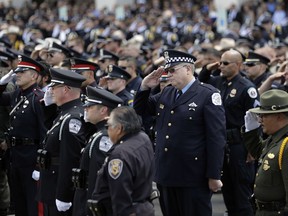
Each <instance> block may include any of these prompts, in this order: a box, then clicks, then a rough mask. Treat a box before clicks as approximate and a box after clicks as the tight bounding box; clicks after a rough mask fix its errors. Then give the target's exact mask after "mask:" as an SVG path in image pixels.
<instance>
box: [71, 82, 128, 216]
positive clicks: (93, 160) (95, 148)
mask: <svg viewBox="0 0 288 216" xmlns="http://www.w3.org/2000/svg"><path fill="white" fill-rule="evenodd" d="M87 96H88V98H87V102H86V103H85V104H84V107H85V112H84V120H85V121H86V122H90V123H92V124H93V125H95V131H96V132H95V133H94V134H93V135H92V136H91V137H90V139H89V141H88V143H87V145H86V146H85V149H84V150H83V151H82V157H81V162H80V169H73V177H72V178H73V179H74V185H75V187H76V192H75V196H74V201H73V215H74V216H81V215H82V216H87V215H92V214H91V212H90V211H88V209H87V200H88V199H91V195H92V192H93V190H94V187H95V182H96V177H97V171H98V170H99V169H100V168H101V166H102V164H103V163H104V159H105V157H106V156H107V153H108V151H109V150H110V148H111V147H112V143H111V141H110V139H109V137H108V133H107V129H106V128H105V124H106V123H107V118H108V117H109V115H110V112H111V111H112V110H113V109H114V108H116V107H118V106H120V105H121V104H122V103H123V101H122V99H121V98H119V97H117V96H116V95H114V94H112V93H111V92H109V91H106V90H105V89H100V88H97V87H91V86H88V87H87Z"/></svg>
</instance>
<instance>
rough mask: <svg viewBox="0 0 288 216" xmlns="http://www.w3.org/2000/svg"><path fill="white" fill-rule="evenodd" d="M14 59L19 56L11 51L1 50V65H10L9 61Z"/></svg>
mask: <svg viewBox="0 0 288 216" xmlns="http://www.w3.org/2000/svg"><path fill="white" fill-rule="evenodd" d="M14 59H17V58H16V57H15V56H14V55H12V54H11V53H8V52H5V51H2V50H0V67H9V64H8V63H7V61H12V60H14Z"/></svg>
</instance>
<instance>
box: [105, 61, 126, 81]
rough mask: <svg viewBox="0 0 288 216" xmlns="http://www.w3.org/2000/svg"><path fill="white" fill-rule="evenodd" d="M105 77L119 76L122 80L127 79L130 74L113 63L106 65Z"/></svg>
mask: <svg viewBox="0 0 288 216" xmlns="http://www.w3.org/2000/svg"><path fill="white" fill-rule="evenodd" d="M107 73H108V75H107V78H120V79H124V80H129V79H130V78H131V75H130V74H129V73H128V72H126V71H125V70H124V69H123V68H121V67H117V66H115V65H108V67H107Z"/></svg>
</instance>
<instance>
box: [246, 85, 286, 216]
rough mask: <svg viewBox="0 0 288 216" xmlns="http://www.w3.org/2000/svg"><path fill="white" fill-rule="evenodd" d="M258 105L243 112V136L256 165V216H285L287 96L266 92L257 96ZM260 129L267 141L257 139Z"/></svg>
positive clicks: (282, 92)
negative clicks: (256, 160)
mask: <svg viewBox="0 0 288 216" xmlns="http://www.w3.org/2000/svg"><path fill="white" fill-rule="evenodd" d="M260 104H261V105H260V107H257V108H254V109H250V110H249V111H248V112H247V113H246V115H245V131H246V132H245V133H243V136H244V143H245V145H246V147H247V149H248V151H249V152H250V154H251V158H255V159H258V162H259V168H258V172H257V173H256V180H255V185H254V195H255V198H256V207H257V210H256V216H274V215H286V216H287V215H288V202H287V201H288V144H287V143H288V93H287V92H285V91H282V90H276V89H274V90H269V91H266V92H264V93H263V94H262V95H261V97H260ZM259 126H261V128H262V132H263V133H264V134H266V135H268V138H267V139H265V140H262V139H261V137H260V136H258V134H259ZM257 143H258V144H257ZM251 158H250V159H251Z"/></svg>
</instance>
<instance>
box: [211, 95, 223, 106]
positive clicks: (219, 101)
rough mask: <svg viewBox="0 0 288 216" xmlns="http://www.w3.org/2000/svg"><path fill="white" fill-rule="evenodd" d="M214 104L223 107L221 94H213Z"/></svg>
mask: <svg viewBox="0 0 288 216" xmlns="http://www.w3.org/2000/svg"><path fill="white" fill-rule="evenodd" d="M211 98H212V103H213V104H214V105H216V106H221V105H222V99H221V95H220V94H219V93H213V94H212V97H211Z"/></svg>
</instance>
